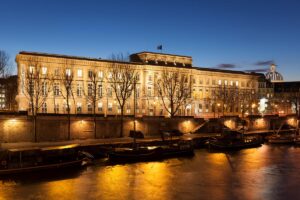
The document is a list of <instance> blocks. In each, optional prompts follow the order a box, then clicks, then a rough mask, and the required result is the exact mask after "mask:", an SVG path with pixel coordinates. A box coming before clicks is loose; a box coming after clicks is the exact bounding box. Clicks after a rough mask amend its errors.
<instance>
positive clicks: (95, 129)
mask: <svg viewBox="0 0 300 200" xmlns="http://www.w3.org/2000/svg"><path fill="white" fill-rule="evenodd" d="M94 138H95V139H97V117H96V115H95V114H94Z"/></svg>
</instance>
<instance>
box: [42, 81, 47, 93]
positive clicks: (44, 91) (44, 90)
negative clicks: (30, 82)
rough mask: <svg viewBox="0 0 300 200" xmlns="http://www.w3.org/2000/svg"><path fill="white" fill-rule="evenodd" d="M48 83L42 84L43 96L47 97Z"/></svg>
mask: <svg viewBox="0 0 300 200" xmlns="http://www.w3.org/2000/svg"><path fill="white" fill-rule="evenodd" d="M47 93H48V92H47V82H45V81H44V82H42V95H43V96H46V95H47Z"/></svg>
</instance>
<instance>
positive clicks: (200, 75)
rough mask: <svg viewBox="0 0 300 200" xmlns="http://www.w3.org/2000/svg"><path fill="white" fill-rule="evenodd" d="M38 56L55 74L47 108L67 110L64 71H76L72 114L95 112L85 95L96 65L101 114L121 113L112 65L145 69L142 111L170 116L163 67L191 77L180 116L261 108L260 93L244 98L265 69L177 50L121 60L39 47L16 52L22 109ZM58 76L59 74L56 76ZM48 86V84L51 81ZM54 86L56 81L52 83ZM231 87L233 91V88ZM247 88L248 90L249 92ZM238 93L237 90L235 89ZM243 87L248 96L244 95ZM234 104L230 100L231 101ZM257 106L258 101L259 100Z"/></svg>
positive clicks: (127, 110)
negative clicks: (205, 61)
mask: <svg viewBox="0 0 300 200" xmlns="http://www.w3.org/2000/svg"><path fill="white" fill-rule="evenodd" d="M32 59H35V60H36V61H37V62H38V64H39V65H40V66H41V68H42V70H41V73H42V74H43V75H46V74H49V75H51V77H54V78H53V83H52V84H51V87H52V88H53V89H52V90H49V91H50V93H49V95H48V96H47V100H46V101H45V103H44V104H43V106H41V108H40V109H39V112H44V113H66V102H65V100H64V99H63V98H62V95H61V94H60V92H59V91H60V90H61V87H62V86H61V85H60V84H61V83H60V82H59V81H58V79H59V78H58V77H59V76H60V75H61V74H62V73H63V71H64V70H68V72H72V73H73V74H74V79H75V80H74V84H73V88H74V101H73V100H72V102H71V103H70V104H71V105H70V106H71V113H72V114H78V113H82V114H86V113H91V112H92V107H91V105H90V104H89V103H88V101H87V98H86V96H85V94H86V92H85V91H88V84H89V76H90V71H96V72H97V74H98V78H99V80H100V83H99V93H101V96H102V98H101V99H100V100H98V101H97V108H96V113H97V114H103V115H104V116H107V115H118V114H119V113H120V109H119V108H118V104H117V102H116V99H115V97H114V94H113V92H112V88H110V86H109V84H108V83H107V82H108V81H109V78H108V76H109V74H108V73H107V71H108V69H109V68H111V67H114V66H115V65H130V66H131V67H133V68H135V69H136V70H137V71H138V73H139V82H138V84H137V96H138V100H137V106H136V115H137V116H168V113H167V112H166V111H165V108H164V106H163V105H162V102H161V100H160V99H159V97H158V94H157V88H156V85H155V83H156V82H157V77H158V76H159V74H160V73H162V71H163V70H165V69H167V70H170V71H172V70H179V71H180V73H182V74H185V75H186V76H187V77H189V83H190V88H191V98H190V100H189V102H187V103H186V104H185V105H184V106H182V107H181V108H180V109H179V110H178V112H177V115H178V116H194V117H205V118H209V117H217V116H221V115H238V114H241V112H249V113H250V110H252V113H253V112H255V110H256V108H255V107H253V106H252V107H251V103H255V102H256V101H257V99H255V98H253V99H251V100H249V99H248V100H247V103H243V104H242V103H240V102H241V99H242V98H245V96H249V95H247V93H246V91H247V92H248V93H249V94H252V95H253V96H254V94H256V93H257V91H258V79H259V75H258V74H255V73H246V72H242V71H230V70H221V69H213V68H203V67H195V66H193V63H192V57H190V56H181V55H173V54H163V53H153V52H140V53H136V54H132V55H131V56H130V61H128V62H121V61H113V60H104V59H97V58H88V57H76V56H66V55H57V54H47V53H36V52H24V51H23V52H20V53H19V54H18V55H17V57H16V62H17V66H18V77H19V79H18V80H19V84H18V85H19V87H18V95H17V102H18V109H19V111H26V110H28V109H29V103H28V102H29V101H28V97H26V95H25V89H24V88H25V87H26V86H25V84H26V80H25V79H26V73H27V72H28V69H29V68H32V69H33V70H34V68H35V66H34V65H31V64H30V62H29V61H30V60H32ZM55 77H56V78H55ZM46 87H47V86H46ZM48 87H50V86H48ZM230 91H231V92H230ZM243 92H244V93H243ZM230 93H232V95H231V96H229V94H230ZM241 93H243V96H244V97H242V95H241ZM229 104H230V106H229ZM253 105H254V106H255V104H253ZM133 107H134V106H133V97H132V98H131V99H130V100H129V101H128V102H127V105H126V106H125V112H124V113H125V114H126V115H133V113H134V112H133Z"/></svg>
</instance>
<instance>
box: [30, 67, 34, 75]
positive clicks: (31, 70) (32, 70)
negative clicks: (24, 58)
mask: <svg viewBox="0 0 300 200" xmlns="http://www.w3.org/2000/svg"><path fill="white" fill-rule="evenodd" d="M33 72H34V67H33V66H29V73H30V74H32V73H33Z"/></svg>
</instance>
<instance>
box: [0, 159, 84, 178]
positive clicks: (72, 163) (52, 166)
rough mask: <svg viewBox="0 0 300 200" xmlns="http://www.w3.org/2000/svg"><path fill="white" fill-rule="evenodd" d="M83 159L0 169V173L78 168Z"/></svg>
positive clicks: (82, 163)
mask: <svg viewBox="0 0 300 200" xmlns="http://www.w3.org/2000/svg"><path fill="white" fill-rule="evenodd" d="M84 162H85V159H80V160H74V161H69V162H63V163H54V164H47V165H39V166H31V167H20V168H12V169H1V170H0V175H11V174H23V173H30V172H37V171H52V170H57V169H64V168H80V167H82V166H84Z"/></svg>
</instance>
